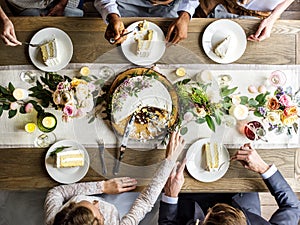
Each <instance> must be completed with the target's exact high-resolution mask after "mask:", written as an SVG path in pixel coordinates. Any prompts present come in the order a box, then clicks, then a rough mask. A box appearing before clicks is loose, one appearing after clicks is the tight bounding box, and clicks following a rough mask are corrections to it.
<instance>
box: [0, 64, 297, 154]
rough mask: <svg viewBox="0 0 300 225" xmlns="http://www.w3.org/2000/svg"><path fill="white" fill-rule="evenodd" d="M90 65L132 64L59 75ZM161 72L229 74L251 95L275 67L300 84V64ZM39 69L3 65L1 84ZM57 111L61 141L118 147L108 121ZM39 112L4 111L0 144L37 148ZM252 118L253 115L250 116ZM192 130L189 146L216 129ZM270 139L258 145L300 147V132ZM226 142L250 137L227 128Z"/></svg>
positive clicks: (21, 84)
mask: <svg viewBox="0 0 300 225" xmlns="http://www.w3.org/2000/svg"><path fill="white" fill-rule="evenodd" d="M83 65H86V66H88V67H89V68H90V69H91V74H94V75H96V76H99V74H98V73H99V72H98V71H99V69H100V68H101V67H103V66H109V67H111V68H113V69H114V71H115V72H116V74H118V73H119V72H122V71H123V70H125V69H128V68H130V67H132V65H130V64H95V63H94V64H70V65H69V66H68V67H67V68H66V69H64V70H62V71H59V72H58V73H59V74H62V75H68V76H70V77H73V76H75V75H78V71H79V69H80V68H81V67H82V66H83ZM157 66H158V68H159V69H160V71H161V73H162V74H164V75H165V76H166V77H167V78H168V79H169V80H170V81H171V82H176V81H178V80H179V79H183V78H194V76H195V75H196V74H197V73H199V72H200V71H202V70H210V71H211V72H212V74H213V77H215V78H216V77H217V76H218V75H220V74H229V75H230V76H231V77H232V78H233V83H232V85H231V86H238V87H239V91H240V92H241V93H242V94H244V95H245V94H247V95H249V93H248V91H247V88H248V86H249V84H253V85H257V86H258V85H260V84H261V83H262V81H263V79H265V78H266V76H267V75H268V74H270V73H271V72H272V71H274V70H281V71H283V72H284V73H285V74H286V76H287V82H286V85H285V86H291V87H292V88H293V90H294V91H295V90H297V89H298V88H299V86H300V66H299V65H290V66H274V65H238V64H232V65H207V64H189V65H187V64H182V65H178V64H177V65H157ZM178 67H184V68H185V69H186V71H187V75H186V76H185V77H183V78H179V77H177V76H176V75H175V70H176V68H178ZM27 70H35V71H36V72H38V70H36V69H35V68H34V67H32V66H27V65H26V66H24V65H21V66H3V67H0V84H1V85H2V86H7V85H8V83H9V82H12V83H13V84H14V86H15V87H21V88H29V87H30V85H29V84H27V83H24V82H23V81H21V79H20V77H19V74H20V72H21V71H27ZM105 79H106V80H112V79H113V77H110V78H105ZM47 111H50V112H53V113H54V114H55V115H56V116H57V119H58V124H57V128H56V129H55V131H54V133H55V135H56V136H57V140H62V139H71V140H77V141H78V142H80V143H81V144H83V145H84V146H86V147H96V146H97V142H96V141H97V138H98V137H102V138H103V139H104V141H105V143H106V146H107V147H115V146H118V145H119V143H118V140H117V138H116V136H115V134H114V132H113V130H112V128H111V127H110V126H109V123H108V121H104V120H102V119H100V118H98V119H96V120H95V121H94V122H93V123H90V124H89V123H88V119H86V118H82V119H73V120H72V121H71V122H68V123H64V122H62V121H61V119H60V118H61V112H59V111H53V110H51V109H49V110H47ZM35 118H36V114H34V113H31V114H25V115H24V114H18V115H17V116H16V117H15V118H13V119H8V118H7V111H5V112H4V113H3V115H2V116H1V118H0V128H1V129H0V147H1V148H14V147H33V146H34V144H33V142H34V139H35V137H36V136H38V134H39V133H40V131H38V130H36V131H35V132H34V133H32V134H28V133H26V132H25V131H24V126H25V124H26V123H28V122H32V121H35ZM249 120H250V118H249ZM187 126H188V128H189V131H188V133H187V134H185V135H184V138H185V139H186V141H187V146H188V145H190V144H192V143H193V142H195V141H196V140H198V139H199V138H205V137H210V135H211V134H212V132H211V131H210V129H209V128H208V127H207V125H206V124H201V125H199V124H196V123H194V122H190V123H189V124H187ZM268 139H269V142H268V143H265V142H262V141H257V142H256V143H255V147H256V148H268V149H271V148H284V147H287V148H293V147H299V146H300V140H299V139H300V138H299V134H298V135H294V136H293V138H289V137H287V136H286V135H285V134H282V135H275V134H273V133H268ZM223 142H224V144H226V145H227V146H228V147H234V148H238V147H239V146H240V145H242V144H243V143H245V142H249V140H248V139H247V138H246V137H244V136H243V135H241V134H240V133H239V132H238V130H237V129H236V128H230V129H226V131H225V135H224V138H223ZM132 145H134V146H131V147H143V146H144V147H147V146H148V144H147V143H136V144H132Z"/></svg>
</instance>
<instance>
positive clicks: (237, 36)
mask: <svg viewBox="0 0 300 225" xmlns="http://www.w3.org/2000/svg"><path fill="white" fill-rule="evenodd" d="M228 36H230V37H231V40H230V47H229V49H228V51H227V54H226V56H225V57H224V58H220V57H219V56H217V55H216V54H215V53H214V52H213V49H214V48H215V46H216V45H217V44H218V43H220V42H221V41H222V40H224V39H225V38H226V37H228ZM202 46H203V49H204V51H205V53H206V55H207V56H208V57H209V58H210V59H212V60H213V61H215V62H217V63H232V62H234V61H236V60H238V59H239V58H240V57H241V56H242V55H243V54H244V52H245V50H246V46H247V38H246V34H245V31H244V30H243V28H242V27H241V26H240V25H239V24H238V23H236V22H234V21H232V20H228V19H220V20H217V21H214V22H212V23H211V24H210V25H209V26H208V27H207V28H206V29H205V31H204V34H203V37H202Z"/></svg>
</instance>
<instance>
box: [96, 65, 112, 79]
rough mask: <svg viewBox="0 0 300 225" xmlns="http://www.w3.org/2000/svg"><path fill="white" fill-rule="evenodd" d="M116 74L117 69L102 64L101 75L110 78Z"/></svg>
mask: <svg viewBox="0 0 300 225" xmlns="http://www.w3.org/2000/svg"><path fill="white" fill-rule="evenodd" d="M113 75H115V71H114V70H113V69H112V68H111V67H109V66H102V67H101V68H100V69H99V76H100V77H103V78H108V77H111V76H113Z"/></svg>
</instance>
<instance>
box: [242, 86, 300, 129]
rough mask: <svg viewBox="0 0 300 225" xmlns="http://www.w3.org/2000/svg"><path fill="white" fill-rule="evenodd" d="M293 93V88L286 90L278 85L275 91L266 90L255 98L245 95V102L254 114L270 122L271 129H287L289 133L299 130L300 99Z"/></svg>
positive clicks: (269, 127)
mask: <svg viewBox="0 0 300 225" xmlns="http://www.w3.org/2000/svg"><path fill="white" fill-rule="evenodd" d="M296 95H297V92H296V93H295V94H292V89H291V88H290V87H288V88H287V89H286V90H284V89H283V88H282V87H281V86H279V87H277V89H276V90H275V91H274V93H272V94H271V93H270V92H265V93H261V94H259V95H257V96H256V97H255V98H250V99H248V98H247V97H246V96H243V97H242V98H243V99H244V100H243V102H244V103H245V105H247V106H248V108H249V109H250V110H253V111H254V115H255V116H257V117H260V118H262V121H263V122H265V123H266V124H268V130H269V131H273V130H274V131H275V132H276V133H277V134H281V133H283V132H284V131H285V130H286V133H287V134H288V135H291V134H292V130H294V132H295V133H297V131H298V119H299V115H298V114H299V110H298V107H299V106H300V101H299V99H296V98H295V96H296Z"/></svg>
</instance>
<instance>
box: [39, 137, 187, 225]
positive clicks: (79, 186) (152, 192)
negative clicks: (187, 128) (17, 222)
mask: <svg viewBox="0 0 300 225" xmlns="http://www.w3.org/2000/svg"><path fill="white" fill-rule="evenodd" d="M184 145H185V141H184V139H183V138H182V137H181V136H180V135H179V133H172V135H171V137H170V141H169V144H168V146H167V150H166V159H165V160H164V161H163V162H162V163H161V165H160V167H159V168H158V170H157V172H156V173H155V175H154V177H153V179H152V181H151V182H150V184H149V185H148V186H147V187H146V188H145V189H144V190H143V191H142V192H141V193H140V194H139V196H138V197H137V199H136V200H135V201H134V203H133V205H132V206H131V208H130V210H129V211H128V212H127V213H126V214H125V215H124V216H123V217H122V218H119V213H118V211H117V209H116V206H114V205H112V204H110V203H108V202H106V201H104V199H103V198H102V197H100V196H98V195H97V196H95V194H103V193H104V194H118V193H122V192H126V191H130V190H133V189H135V187H136V184H137V181H136V180H135V179H133V178H129V177H122V178H114V179H110V180H107V181H98V182H86V183H75V184H70V185H61V186H57V187H54V188H52V189H51V190H49V192H48V194H47V196H46V200H45V223H46V225H103V224H105V225H106V224H107V225H118V224H122V225H129V224H130V225H134V224H139V222H140V221H141V220H142V219H143V218H144V216H145V215H146V214H147V213H148V212H149V211H150V210H151V209H152V207H153V205H154V203H155V202H156V200H157V198H158V196H159V195H160V193H161V190H162V189H163V187H164V185H165V183H166V181H167V179H168V177H169V175H170V172H171V171H172V169H173V168H174V166H175V165H176V160H177V158H178V156H179V155H180V154H181V152H182V150H183V148H184ZM91 195H94V196H91ZM120 204H122V203H121V202H120Z"/></svg>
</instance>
